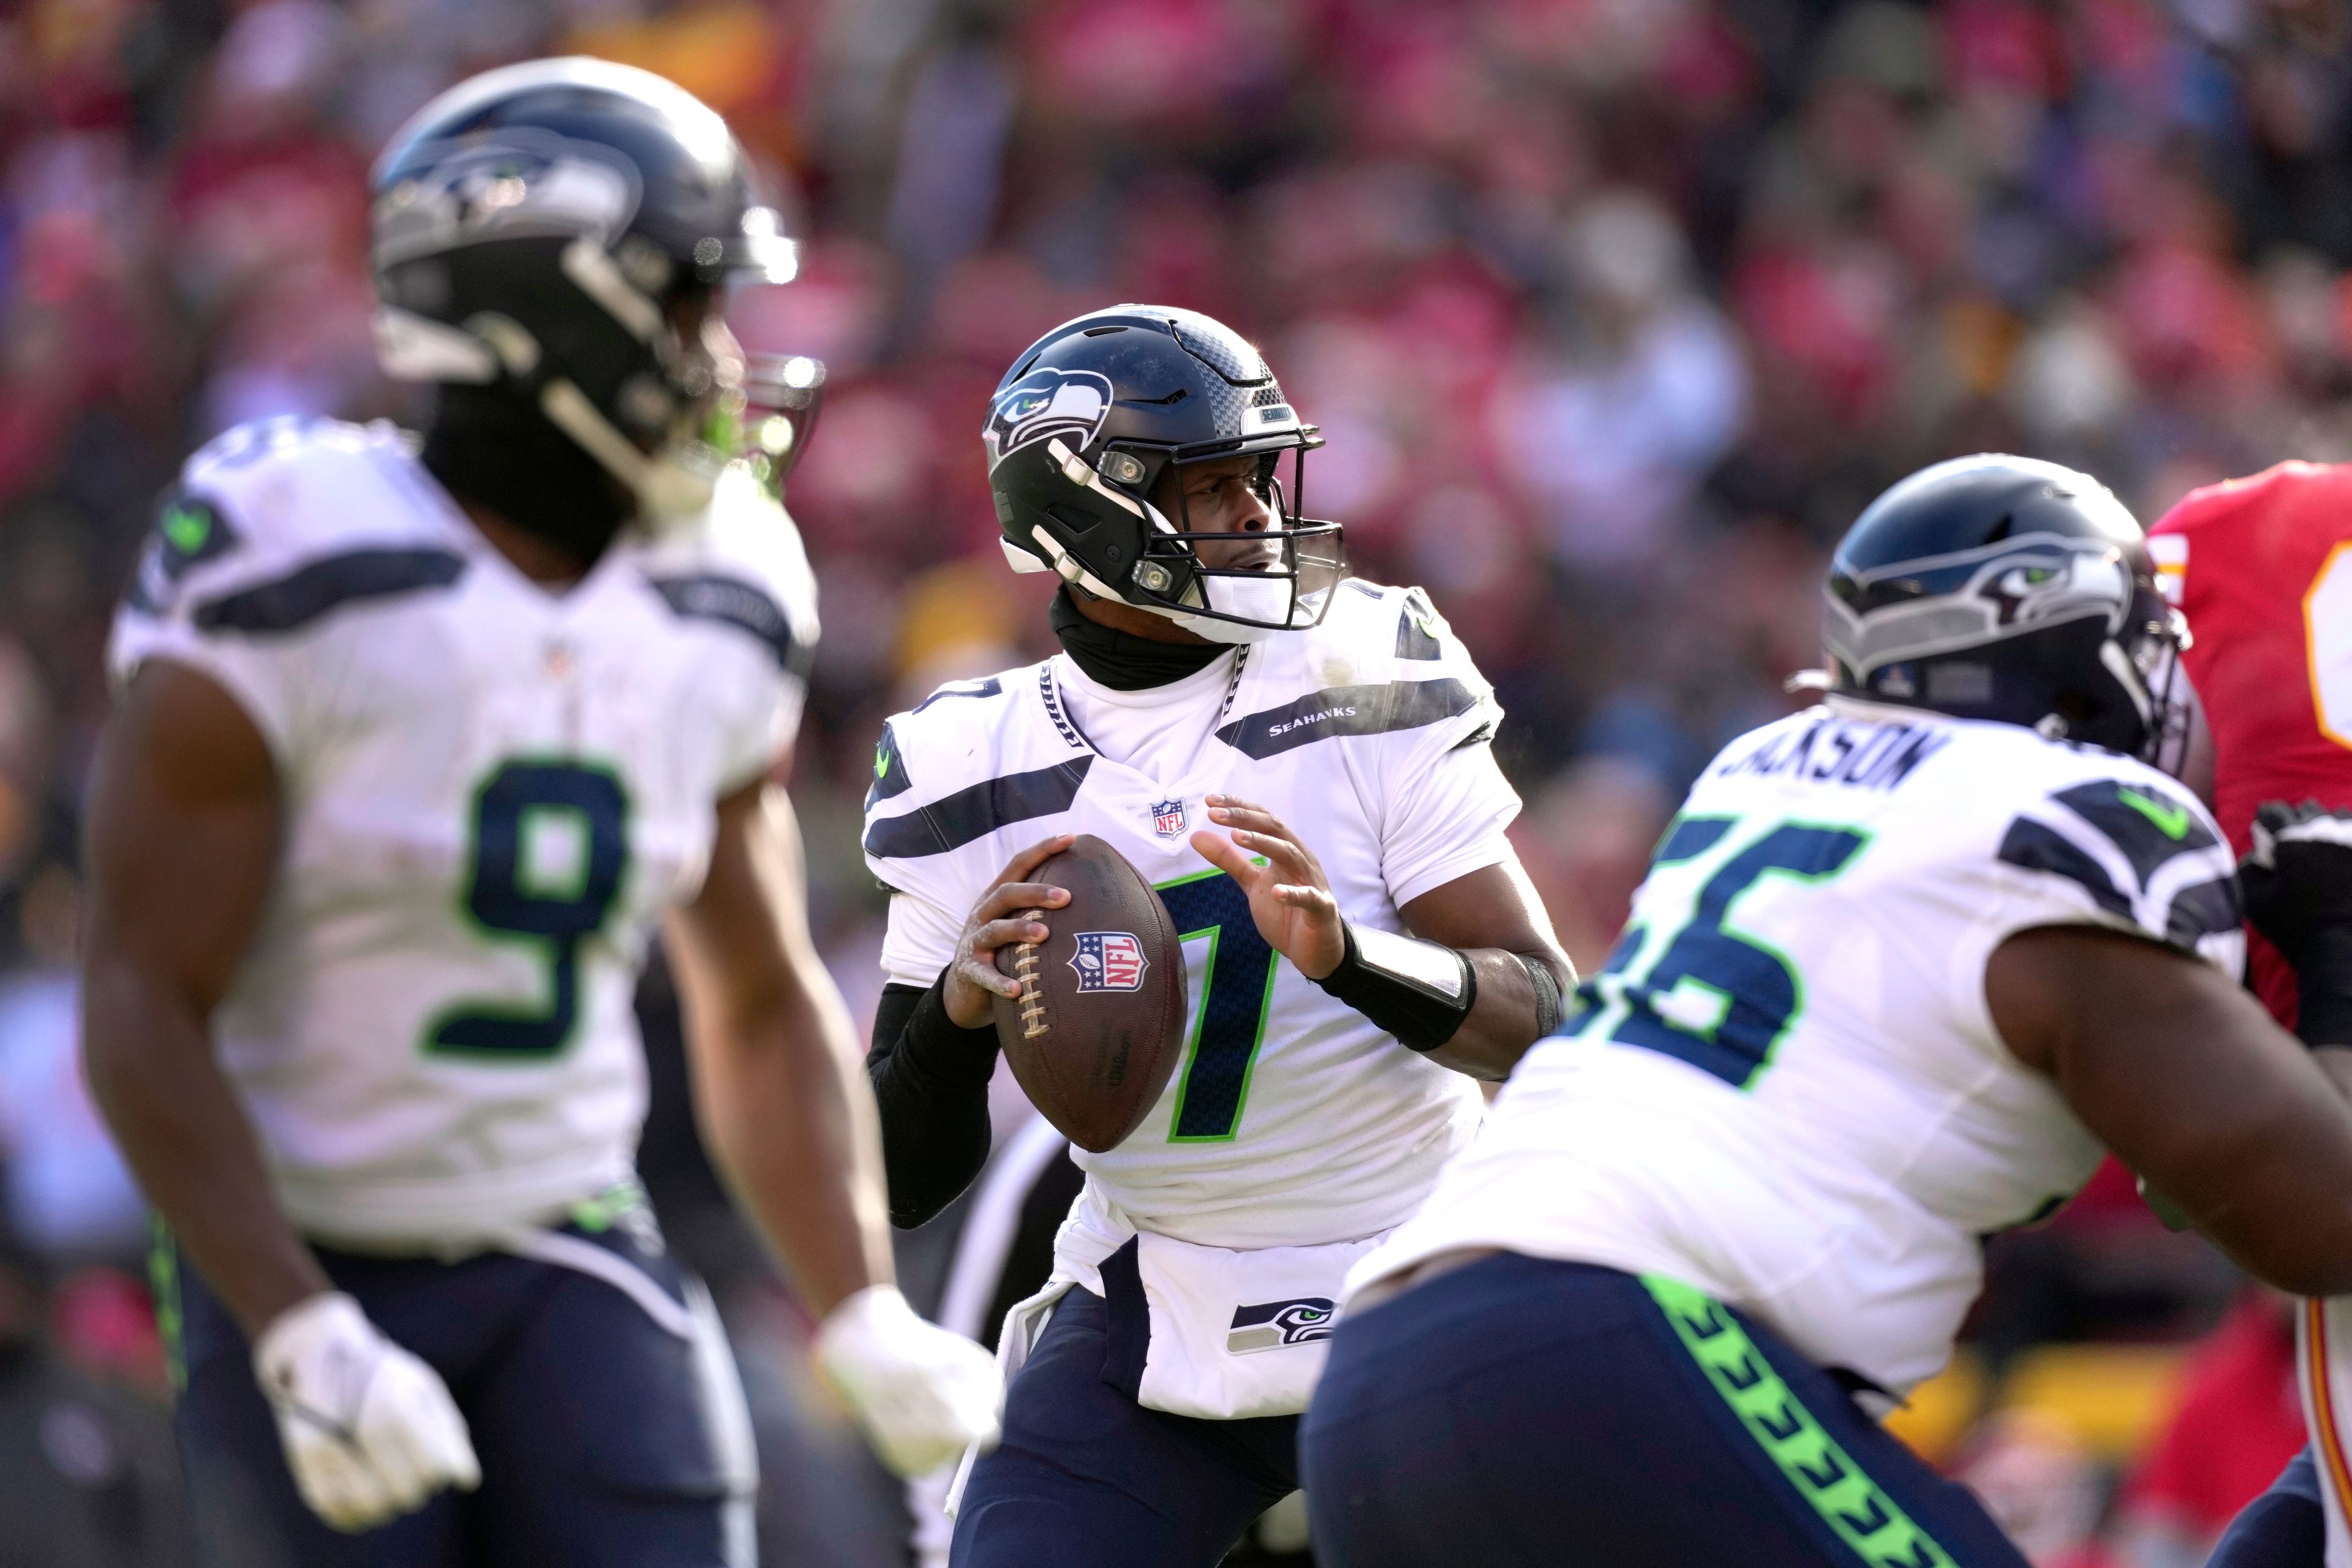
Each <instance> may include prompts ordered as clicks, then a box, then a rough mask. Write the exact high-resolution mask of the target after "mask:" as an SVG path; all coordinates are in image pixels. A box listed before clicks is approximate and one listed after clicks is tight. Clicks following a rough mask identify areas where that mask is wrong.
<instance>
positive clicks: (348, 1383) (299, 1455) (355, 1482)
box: [253, 1292, 482, 1531]
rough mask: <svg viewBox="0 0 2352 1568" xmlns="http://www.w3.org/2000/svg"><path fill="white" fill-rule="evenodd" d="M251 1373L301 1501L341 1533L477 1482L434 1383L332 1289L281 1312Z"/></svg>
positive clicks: (452, 1415)
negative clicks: (274, 1421) (271, 1414)
mask: <svg viewBox="0 0 2352 1568" xmlns="http://www.w3.org/2000/svg"><path fill="white" fill-rule="evenodd" d="M253 1371H254V1375H255V1376H256V1377H257V1378H258V1379H259V1380H260V1383H261V1392H262V1393H263V1394H267V1395H268V1398H269V1405H270V1408H271V1409H272V1410H275V1411H276V1412H277V1413H278V1439H279V1440H280V1441H281V1442H283V1443H284V1444H285V1445H286V1464H287V1468H289V1469H291V1470H292V1471H293V1472H294V1484H295V1486H296V1487H297V1488H298V1489H300V1491H301V1493H302V1500H303V1501H304V1502H306V1503H309V1504H310V1511H311V1512H313V1513H315V1514H317V1515H318V1516H319V1517H320V1519H323V1520H325V1521H327V1522H328V1523H329V1524H331V1525H333V1526H334V1527H335V1528H336V1529H337V1530H347V1531H362V1530H367V1529H371V1528H373V1526H375V1525H378V1524H381V1523H383V1521H385V1520H388V1519H390V1518H392V1517H393V1516H394V1515H395V1514H402V1513H406V1512H408V1511H409V1510H411V1509H414V1508H415V1507H417V1506H418V1505H419V1504H421V1503H423V1502H424V1501H425V1499H426V1498H428V1497H430V1496H432V1495H433V1494H434V1493H435V1492H436V1491H438V1490H440V1489H442V1488H443V1487H445V1486H455V1487H458V1488H460V1489H464V1490H467V1491H471V1490H473V1489H474V1488H476V1487H478V1486H479V1485H481V1484H482V1467H481V1465H480V1463H479V1461H478V1460H477V1459H476V1458H474V1445H473V1442H472V1441H471V1439H469V1438H468V1437H467V1435H466V1418H465V1417H464V1416H463V1415H459V1414H458V1413H457V1402H456V1401H455V1400H453V1399H451V1398H450V1397H449V1389H448V1386H447V1385H446V1384H444V1383H443V1382H442V1381H441V1374H440V1373H436V1372H435V1371H434V1370H433V1369H432V1368H431V1367H429V1366H427V1365H425V1363H423V1362H422V1361H419V1360H418V1359H417V1358H416V1357H415V1356H414V1355H411V1354H410V1353H409V1352H406V1351H404V1350H403V1349H401V1348H400V1347H399V1346H398V1345H396V1344H394V1343H393V1342H391V1341H390V1340H388V1339H385V1338H384V1337H383V1334H382V1333H381V1332H379V1331H377V1329H376V1326H375V1325H374V1324H373V1323H371V1322H369V1321H367V1314H366V1313H364V1312H362V1311H361V1310H360V1304H359V1303H358V1302H357V1301H354V1300H352V1299H351V1298H350V1297H349V1296H346V1295H343V1294H341V1292H327V1293H323V1294H320V1295H317V1296H313V1297H311V1298H310V1300H307V1301H302V1302H299V1303H297V1304H296V1305H294V1306H292V1307H289V1308H288V1309H287V1310H285V1311H283V1312H281V1313H279V1314H278V1317H277V1319H276V1321H273V1322H271V1324H270V1325H269V1327H268V1328H267V1329H265V1330H264V1331H262V1334H261V1339H260V1342H259V1343H257V1345H256V1346H255V1347H254V1352H253Z"/></svg>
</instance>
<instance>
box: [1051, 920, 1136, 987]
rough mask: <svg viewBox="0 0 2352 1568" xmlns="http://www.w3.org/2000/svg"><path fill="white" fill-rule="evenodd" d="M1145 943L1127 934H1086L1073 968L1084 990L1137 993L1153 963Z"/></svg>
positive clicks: (1074, 955)
mask: <svg viewBox="0 0 2352 1568" xmlns="http://www.w3.org/2000/svg"><path fill="white" fill-rule="evenodd" d="M1150 962H1151V961H1150V959H1148V958H1146V957H1144V956H1143V943H1141V942H1138V941H1137V940H1136V939H1135V933H1134V932H1132V931H1080V932H1079V933H1078V951H1077V952H1074V953H1072V954H1071V955H1070V967H1071V968H1072V969H1075V970H1076V971H1077V972H1078V989H1079V990H1080V991H1133V990H1136V989H1138V988H1139V987H1140V986H1141V985H1142V984H1143V972H1144V970H1145V969H1146V968H1148V967H1149V966H1150Z"/></svg>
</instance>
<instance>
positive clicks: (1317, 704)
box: [1217, 676, 1478, 759]
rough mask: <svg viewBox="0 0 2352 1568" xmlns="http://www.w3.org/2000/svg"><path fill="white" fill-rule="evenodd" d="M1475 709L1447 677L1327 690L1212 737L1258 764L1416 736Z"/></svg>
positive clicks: (1474, 698)
mask: <svg viewBox="0 0 2352 1568" xmlns="http://www.w3.org/2000/svg"><path fill="white" fill-rule="evenodd" d="M1477 706H1478V694H1477V693H1476V692H1475V691H1472V690H1471V689H1469V688H1468V687H1467V686H1465V685H1464V684H1463V683H1462V682H1460V681H1459V680H1456V679H1453V678H1452V677H1450V676H1449V677H1447V678H1445V679H1443V680H1399V681H1395V682H1392V683H1391V684H1389V685H1387V686H1327V687H1325V688H1324V689H1322V690H1320V691H1310V692H1308V693H1307V695H1306V696H1304V697H1302V698H1300V699H1299V700H1297V701H1296V702H1286V703H1284V704H1283V705H1282V706H1281V707H1279V708H1268V709H1266V710H1264V711H1262V712H1257V713H1251V714H1248V715H1246V716H1244V717H1243V718H1240V719H1236V720H1234V721H1233V722H1232V723H1230V724H1228V725H1226V726H1225V727H1224V728H1223V729H1222V730H1219V731H1217V739H1218V740H1220V741H1223V742H1224V743H1225V744H1226V745H1228V746H1231V747H1233V748H1234V750H1235V751H1237V752H1241V753H1242V754H1243V755H1244V756H1251V757H1257V758H1260V759H1263V758H1266V757H1271V756H1275V755H1277V754H1279V753H1281V752H1287V751H1291V750H1294V749H1296V748H1297V747H1299V746H1306V745H1311V744H1313V743H1314V742H1317V741H1328V740H1331V739H1333V738H1334V737H1337V736H1340V735H1381V734H1386V733H1387V732H1388V731H1391V730H1418V729H1420V728H1421V727H1422V726H1423V725H1424V724H1434V723H1437V722H1438V721H1440V720H1444V719H1452V718H1454V717H1456V716H1458V715H1460V714H1464V713H1467V712H1469V711H1470V710H1472V709H1474V708H1475V707H1477Z"/></svg>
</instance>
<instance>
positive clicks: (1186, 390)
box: [981, 305, 1347, 642]
mask: <svg viewBox="0 0 2352 1568" xmlns="http://www.w3.org/2000/svg"><path fill="white" fill-rule="evenodd" d="M981 435H982V441H983V443H984V444H985V445H986V447H987V449H988V482H989V489H990V490H991V491H992V494H993V495H994V497H995V500H996V519H997V522H998V524H999V525H1000V527H1001V528H1002V529H1003V535H1004V538H1003V544H1004V554H1005V559H1006V560H1008V561H1010V562H1011V563H1013V570H1014V571H1016V572H1049V571H1050V572H1055V573H1058V574H1060V575H1061V577H1062V579H1063V580H1064V581H1065V582H1066V583H1069V584H1072V585H1073V586H1074V587H1077V588H1081V589H1084V590H1085V591H1086V592H1087V593H1090V594H1093V595H1097V596H1098V597H1101V598H1106V599H1116V600H1118V602H1119V603H1121V604H1125V605H1134V606H1135V607H1136V608H1138V609H1140V610H1149V611H1151V612H1152V613H1153V614H1155V615H1160V616H1167V617H1168V618H1169V619H1171V620H1172V621H1174V622H1176V623H1177V624H1178V625H1179V626H1187V627H1190V628H1191V629H1192V630H1193V631H1194V632H1197V633H1198V634H1200V635H1201V636H1202V637H1207V638H1209V639H1210V640H1211V641H1213V642H1255V641H1256V640H1258V639H1260V638H1262V637H1269V636H1271V635H1272V634H1273V633H1275V632H1277V631H1281V630H1284V629H1286V628H1290V627H1297V626H1315V625H1317V624H1318V623H1319V622H1320V621H1321V620H1322V618H1323V616H1324V613H1325V612H1326V611H1327V610H1328V609H1329V607H1330V603H1331V595H1332V593H1333V591H1334V590H1335V589H1337V587H1338V586H1339V581H1340V579H1341V578H1342V577H1344V576H1345V575H1346V574H1347V558H1346V555H1345V554H1344V552H1343V551H1342V548H1341V542H1340V533H1339V524H1338V523H1336V522H1318V521H1310V520H1308V519H1307V518H1306V517H1303V516H1302V515H1300V512H1299V507H1300V505H1301V504H1302V503H1301V492H1302V489H1303V487H1304V483H1305V469H1306V456H1307V452H1309V451H1311V450H1312V449H1314V448H1315V447H1319V446H1321V445H1322V444H1323V438H1322V437H1320V436H1319V435H1318V434H1317V433H1316V429H1315V426H1312V425H1305V424H1301V423H1300V422H1299V418H1298V414H1297V410H1295V409H1294V408H1292V407H1291V405H1290V401H1289V399H1288V398H1286V397H1285V396H1284V395H1283V392H1282V388H1281V386H1280V384H1277V383H1276V381H1275V379H1274V372H1273V371H1272V370H1271V369H1269V368H1268V367H1267V365H1266V363H1265V359H1264V358H1263V357H1261V356H1260V354H1259V353H1258V352H1257V350H1256V349H1255V347H1254V346H1252V345H1251V343H1250V342H1248V340H1247V339H1245V338H1244V337H1242V335H1241V334H1240V333H1238V332H1236V331H1234V330H1233V329H1232V328H1230V327H1228V326H1226V325H1224V324H1223V322H1221V321H1215V320H1213V319H1212V318H1210V317H1208V316H1203V315H1202V314H1200V313H1199V312H1198V311H1194V310H1176V309H1173V308H1171V307H1169V306H1164V305H1115V306H1113V307H1111V308H1110V309H1109V310H1097V311H1095V312H1093V313H1092V314H1090V315H1085V316H1080V317H1078V318H1077V319H1076V320H1075V321H1065V322H1063V323H1062V324H1061V325H1060V326H1058V327H1055V329H1054V330H1053V331H1050V332H1047V333H1046V334H1045V336H1044V337H1042V338H1040V339H1038V340H1037V341H1036V342H1034V343H1032V344H1031V345H1030V346H1029V347H1028V348H1027V349H1025V350H1024V351H1023V353H1022V354H1021V357H1020V358H1018V359H1016V360H1014V361H1013V366H1012V368H1011V369H1010V370H1007V371H1006V372H1005V373H1004V379H1003V381H1001V382H999V383H998V384H997V388H996V395H995V396H994V398H993V399H992V400H991V402H990V405H989V414H988V424H987V426H985V427H984V428H983V429H982V433H981ZM1239 457H1255V458H1258V459H1259V463H1258V468H1257V471H1256V474H1255V490H1256V493H1257V495H1258V497H1259V499H1260V500H1263V501H1264V502H1265V505H1266V507H1267V509H1268V510H1269V511H1271V512H1272V514H1273V520H1274V526H1272V527H1270V528H1269V529H1267V531H1266V532H1265V536H1264V537H1265V538H1266V539H1267V540H1269V541H1270V542H1273V544H1274V545H1275V546H1276V560H1275V561H1274V563H1272V564H1271V565H1270V566H1265V567H1258V566H1250V567H1237V566H1217V565H1212V564H1210V563H1207V562H1205V561H1203V560H1202V556H1201V553H1200V552H1199V550H1198V548H1197V546H1198V545H1199V544H1200V543H1202V542H1205V541H1210V540H1214V539H1220V538H1223V539H1226V540H1228V541H1229V540H1230V538H1231V536H1230V535H1220V534H1216V533H1213V532H1210V531H1194V529H1193V528H1192V523H1191V520H1190V519H1189V518H1188V517H1187V516H1186V515H1185V506H1184V487H1183V485H1182V484H1181V482H1175V483H1166V482H1163V481H1166V480H1170V479H1174V478H1175V477H1176V475H1175V471H1176V470H1179V469H1181V468H1184V467H1186V466H1188V465H1191V464H1195V463H1204V462H1223V461H1225V460H1228V459H1231V458H1239Z"/></svg>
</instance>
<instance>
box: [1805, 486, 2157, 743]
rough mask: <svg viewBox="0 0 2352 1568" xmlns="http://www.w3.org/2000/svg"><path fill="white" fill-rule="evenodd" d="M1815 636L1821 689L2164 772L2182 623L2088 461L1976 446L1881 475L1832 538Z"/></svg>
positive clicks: (2141, 538) (2137, 534) (2128, 522)
mask: <svg viewBox="0 0 2352 1568" xmlns="http://www.w3.org/2000/svg"><path fill="white" fill-rule="evenodd" d="M1822 642H1823V645H1824V648H1825V651H1826V653H1827V655H1828V658H1829V668H1828V670H1827V672H1826V674H1825V678H1824V679H1822V680H1821V681H1820V682H1819V684H1823V685H1826V686H1827V687H1828V689H1831V690H1832V691H1839V692H1845V693H1849V694H1851V695H1853V696H1855V697H1859V698H1864V699H1866V700H1871V701H1874V702H1893V703H1899V704H1903V705H1905V706H1908V707H1915V708H1927V709H1933V710H1936V711H1937V712H1940V713H1949V714H1951V715H1953V716H1954V717H1956V718H1962V719H1990V720H1998V721H2002V722H2005V723H2011V724H2022V725H2025V726H2027V727H2028V728H2030V729H2032V730H2035V731H2038V732H2040V733H2041V734H2042V735H2044V736H2046V737H2049V738H2051V739H2053V740H2061V739H2063V740H2071V741H2080V742H2087V743H2088V744H2091V745H2095V746H2102V747H2105V748H2106V749H2107V750H2109V751H2113V752H2124V753H2126V754H2127V755H2131V756H2137V757H2140V758H2142V759H2143V760H2146V761H2148V762H2152V763H2157V764H2158V765H2159V766H2163V767H2166V768H2167V771H2176V770H2177V767H2178V764H2179V756H2178V752H2179V749H2180V747H2181V745H2182V744H2183V743H2184V742H2185V739H2186V730H2187V727H2188V715H2189V703H2190V701H2191V700H2192V699H2191V697H2190V695H2189V685H2188V681H2187V680H2186V679H2185V678H2183V677H2182V675H2181V673H2180V658H2179V655H2180V651H2181V650H2182V649H2183V648H2185V647H2188V645H2189V629H2188V626H2187V625H2186V623H2185V622H2184V621H2183V620H2182V619H2181V616H2180V614H2179V611H2177V610H2175V609H2173V608H2172V607H2171V606H2169V605H2167V604H2166V603H2165V601H2164V598H2163V595H2161V594H2160V593H2159V592H2158V588H2157V582H2156V572H2155V567H2154V565H2153V563H2151V562H2150V560H2149V558H2148V553H2147V542H2146V537H2145V535H2144V534H2143V533H2142V532H2141V531H2140V526H2139V524H2138V523H2137V521H2134V520H2133V518H2132V515H2131V513H2130V511H2129V510H2126V508H2125V506H2124V504H2123V503H2122V502H2121V501H2119V500H2116V498H2115V496H2114V495H2113V494H2112V493H2111V492H2110V491H2109V490H2108V489H2107V488H2106V487H2105V485H2102V484H2101V483H2099V481H2098V480H2096V479H2093V478H2091V476H2089V475H2088V474H2084V473H2079V472H2077V471H2075V470H2074V469H2073V468H2063V467H2061V466H2060V465H2058V464H2056V463H2046V462H2041V461H2038V460H2036V459H2033V458H2011V457H2002V456H1998V455H1985V456H1979V457H1974V458H1955V459H1954V460H1952V461H1950V462H1947V463H1938V464H1937V465H1935V466H1934V467H1932V468H1923V469H1921V470H1920V471H1919V472H1917V473H1916V474H1913V475H1912V476H1911V477H1910V478H1909V479H1905V480H1903V481H1902V482H1901V483H1899V484H1897V485H1895V487H1894V488H1893V489H1889V490H1888V491H1887V492H1886V493H1885V494H1884V495H1882V496H1880V497H1879V498H1878V499H1877V500H1874V501H1873V502H1871V504H1870V505H1869V507H1868V508H1867V509H1865V510H1864V512H1863V514H1862V516H1861V517H1859V518H1858V519H1856V520H1855V521H1854V524H1853V527H1852V528H1851V529H1849V530H1847V531H1846V535H1845V538H1844V539H1843V541H1841V542H1839V544H1838V548H1837V553H1836V555H1835V556H1834V557H1833V558H1832V561H1831V563H1830V576H1829V584H1828V590H1827V604H1826V612H1825V615H1824V618H1823V625H1822Z"/></svg>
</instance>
